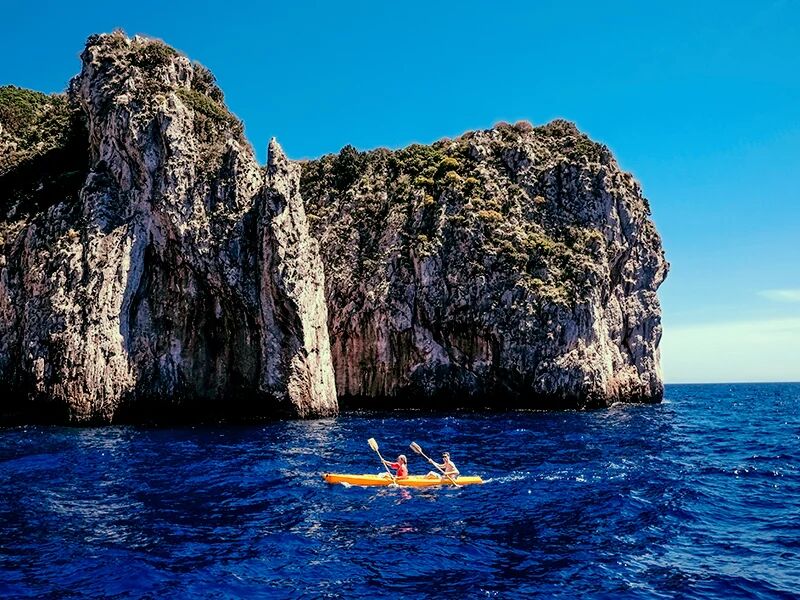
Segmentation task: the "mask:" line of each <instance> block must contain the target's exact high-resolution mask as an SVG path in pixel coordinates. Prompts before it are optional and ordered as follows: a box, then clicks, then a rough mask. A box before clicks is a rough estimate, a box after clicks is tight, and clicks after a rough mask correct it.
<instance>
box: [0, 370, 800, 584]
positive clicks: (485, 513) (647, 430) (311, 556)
mask: <svg viewBox="0 0 800 600" xmlns="http://www.w3.org/2000/svg"><path fill="white" fill-rule="evenodd" d="M799 409H800V384H780V385H777V384H776V385H771V384H770V385H705V386H669V387H668V388H667V394H666V402H664V403H663V404H661V405H657V406H617V407H613V408H611V409H609V410H602V411H593V412H512V413H507V414H495V415H486V414H465V415H458V416H452V417H435V416H430V415H420V414H419V413H408V414H406V415H401V416H392V417H386V416H385V415H368V414H357V415H349V416H345V417H341V418H338V419H331V420H320V421H312V422H284V423H275V424H268V425H263V426H251V427H225V426H210V427H194V428H192V427H186V428H171V429H146V428H135V427H109V428H98V429H69V428H43V427H28V428H14V429H5V430H0V527H1V528H0V596H2V597H4V598H7V597H25V596H39V597H40V596H51V597H52V596H56V597H59V596H60V597H81V596H94V597H99V596H103V597H120V598H127V597H143V596H144V597H155V598H184V597H189V596H191V597H219V598H227V597H278V598H280V597H308V598H318V597H337V596H343V597H348V598H351V597H366V596H379V595H384V594H385V595H392V596H400V595H405V596H410V597H418V598H424V597H431V598H438V597H451V596H462V597H464V598H474V597H499V598H507V597H534V596H540V597H563V598H575V597H582V598H601V597H608V598H621V597H622V598H752V597H763V598H791V597H797V596H796V594H797V593H798V591H800V410H799ZM369 437H376V438H377V439H378V441H379V442H380V444H381V450H383V451H385V453H386V454H387V455H394V454H397V453H398V452H401V451H402V452H405V453H406V454H407V455H408V456H409V459H410V466H411V471H412V473H414V472H422V473H424V472H427V471H428V470H429V469H428V467H427V466H426V465H425V464H424V463H423V461H422V460H421V459H419V458H418V457H416V456H415V455H414V454H413V452H411V451H410V450H409V449H408V444H409V442H411V441H417V442H418V443H420V444H421V445H422V446H423V448H425V449H426V450H427V451H429V453H439V452H440V451H441V450H443V449H448V450H450V452H451V454H452V456H453V460H454V461H455V462H456V464H457V465H458V466H459V468H460V469H461V470H462V473H464V474H478V475H481V476H482V477H484V478H485V479H488V480H489V482H488V483H487V484H486V485H484V486H472V487H465V488H461V489H433V490H414V489H405V488H401V489H392V488H359V487H345V486H342V485H336V486H330V485H328V484H325V483H324V482H323V481H322V479H321V477H320V474H321V473H322V472H324V471H327V470H333V471H340V472H356V473H361V472H378V471H379V470H380V469H379V467H380V465H379V463H378V462H377V458H376V456H375V454H374V453H373V452H372V451H371V450H370V449H369V447H368V445H367V443H366V439H367V438H369Z"/></svg>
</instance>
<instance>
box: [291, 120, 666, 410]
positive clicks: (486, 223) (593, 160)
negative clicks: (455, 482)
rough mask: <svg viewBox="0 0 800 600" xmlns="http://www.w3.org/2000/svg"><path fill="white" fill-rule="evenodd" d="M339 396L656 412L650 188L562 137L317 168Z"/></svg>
mask: <svg viewBox="0 0 800 600" xmlns="http://www.w3.org/2000/svg"><path fill="white" fill-rule="evenodd" d="M302 195H303V197H304V199H305V201H306V203H307V211H308V213H309V214H310V215H311V216H312V219H311V222H312V234H314V235H315V236H316V237H318V238H319V240H320V244H321V248H322V252H323V262H324V263H325V268H326V284H327V292H326V295H327V301H328V311H329V331H330V335H331V342H332V348H333V362H334V370H335V372H336V385H337V389H338V391H339V394H340V398H341V399H343V400H344V401H345V402H347V403H350V404H353V405H369V404H370V403H374V401H375V399H383V400H385V401H386V402H388V403H391V404H392V405H401V406H402V405H422V406H425V405H430V403H431V402H434V403H445V404H456V405H461V406H463V405H479V406H485V405H489V406H495V407H497V406H503V407H504V406H523V407H530V408H536V407H547V406H557V407H574V406H578V407H588V406H602V405H607V404H609V403H612V402H614V401H657V400H659V399H660V398H661V396H662V392H663V386H662V379H661V375H660V372H659V355H658V343H659V340H660V337H661V325H660V307H659V303H658V298H657V297H656V289H657V288H658V286H659V285H660V284H661V282H662V281H663V279H664V277H665V275H666V272H667V264H666V262H665V260H664V255H663V250H662V247H661V241H660V239H659V236H658V234H657V232H656V230H655V228H654V226H653V223H652V220H651V219H650V211H649V206H648V204H647V201H646V200H645V199H644V198H643V197H642V194H641V191H640V189H639V186H638V184H637V183H636V182H635V181H634V180H633V178H632V177H631V176H630V175H629V174H627V173H624V172H622V171H621V170H620V168H619V167H618V165H617V164H616V162H615V161H614V159H613V158H612V157H611V155H610V153H609V151H608V150H607V149H606V148H605V147H603V146H601V145H599V144H595V143H594V142H591V141H590V140H589V139H588V138H587V137H586V136H584V135H582V134H581V133H580V132H579V131H578V130H577V129H575V127H574V126H573V125H571V124H569V123H567V122H564V121H555V122H553V123H551V124H549V125H546V126H543V127H538V128H533V127H531V126H530V125H528V124H527V123H520V124H518V125H516V126H511V125H500V126H497V127H495V128H494V129H491V130H488V131H480V132H473V133H468V134H466V135H464V136H462V137H460V138H458V139H456V140H444V141H441V142H438V143H436V144H433V145H432V146H419V145H414V146H410V147H409V148H406V149H403V150H399V151H396V152H391V151H388V150H377V151H373V152H367V153H359V152H357V151H355V150H354V149H353V148H345V149H344V150H343V151H342V152H341V153H340V154H338V155H335V156H326V157H323V158H321V159H319V160H316V161H311V162H308V163H305V164H304V168H303V185H302Z"/></svg>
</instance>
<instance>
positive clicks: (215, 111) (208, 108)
mask: <svg viewBox="0 0 800 600" xmlns="http://www.w3.org/2000/svg"><path fill="white" fill-rule="evenodd" d="M175 93H176V94H177V95H178V97H179V98H180V99H181V101H182V102H183V103H184V104H186V106H188V107H189V108H191V109H192V110H194V111H195V112H199V113H200V114H202V115H204V116H206V117H208V118H209V119H212V120H213V121H216V122H217V123H219V124H225V123H231V122H234V121H236V119H235V117H234V116H233V115H232V114H230V113H229V112H228V111H227V110H226V109H225V108H224V107H223V106H222V105H220V104H218V103H217V102H215V101H214V100H212V99H211V98H209V97H208V96H206V95H205V94H203V93H201V92H198V91H197V90H193V89H191V88H178V89H177V90H176V92H175Z"/></svg>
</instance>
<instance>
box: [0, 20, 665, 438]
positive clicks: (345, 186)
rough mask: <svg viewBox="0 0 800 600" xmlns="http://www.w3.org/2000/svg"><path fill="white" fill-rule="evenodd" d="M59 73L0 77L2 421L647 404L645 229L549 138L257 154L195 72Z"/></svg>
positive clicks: (112, 42) (649, 347)
mask: <svg viewBox="0 0 800 600" xmlns="http://www.w3.org/2000/svg"><path fill="white" fill-rule="evenodd" d="M81 59H82V69H81V72H80V74H79V75H78V76H76V77H75V79H74V80H73V81H72V82H71V84H70V87H69V90H68V93H67V94H65V95H56V96H46V95H44V94H39V93H37V92H31V91H29V90H21V89H19V88H14V87H11V86H8V87H3V88H0V383H2V385H3V388H4V393H3V394H2V395H0V421H2V422H10V421H17V422H32V421H51V422H62V423H75V424H91V423H110V422H124V421H131V422H148V421H156V422H163V421H165V420H169V419H178V420H203V419H239V420H241V419H254V418H272V417H284V416H288V417H313V416H320V415H331V414H335V413H336V412H337V411H338V408H339V404H340V403H341V404H343V405H345V406H348V405H350V406H367V407H387V406H388V407H406V406H422V407H428V408H442V407H454V406H458V407H465V406H466V407H488V408H493V409H502V408H508V407H526V408H543V407H596V406H604V405H608V404H610V403H612V402H615V401H645V402H649V401H657V400H659V399H660V398H661V395H662V389H663V386H662V380H661V375H660V372H659V354H658V344H659V340H660V337H661V318H660V307H659V303H658V298H657V296H656V291H657V289H658V287H659V285H660V284H661V282H662V281H663V279H664V277H665V276H666V273H667V267H668V265H667V263H666V262H665V260H664V253H663V250H662V246H661V241H660V238H659V236H658V233H657V232H656V230H655V227H654V225H653V222H652V219H651V217H650V210H649V206H648V203H647V201H646V200H645V198H644V197H643V196H642V193H641V190H640V188H639V185H638V184H637V183H636V182H635V181H634V179H633V178H632V177H631V175H630V174H628V173H625V172H623V171H622V170H621V169H620V168H619V166H618V165H617V163H616V162H615V160H614V158H613V157H612V156H611V154H610V152H609V151H608V149H607V148H605V147H604V146H602V145H599V144H597V143H595V142H592V141H591V140H589V139H588V138H587V137H586V136H585V135H583V134H581V133H580V132H579V131H578V130H577V129H576V128H575V127H574V126H573V125H572V124H570V123H568V122H565V121H554V122H553V123H550V124H548V125H545V126H542V127H532V126H531V125H529V124H527V123H518V124H517V125H507V124H501V125H497V126H495V127H494V128H492V129H489V130H486V131H476V132H470V133H467V134H465V135H463V136H461V137H459V138H457V139H455V140H442V141H440V142H437V143H435V144H432V145H429V146H421V145H413V146H410V147H408V148H405V149H402V150H397V151H389V150H383V149H381V150H375V151H371V152H358V151H356V150H355V149H354V148H352V147H346V148H345V149H343V150H342V151H341V152H340V153H339V154H338V155H331V156H325V157H322V158H320V159H318V160H313V161H302V162H295V161H291V160H289V159H287V157H286V156H285V155H284V153H283V151H282V150H281V148H280V146H279V145H278V144H277V142H275V141H274V140H273V142H271V143H270V146H269V153H268V160H267V164H266V165H265V166H261V165H259V164H258V163H257V161H256V160H255V158H254V155H253V152H252V149H251V147H250V145H249V144H248V142H247V141H246V139H245V138H244V135H243V128H242V124H241V123H240V122H239V121H238V120H237V119H236V118H235V117H234V116H233V115H232V114H231V113H230V112H229V111H228V109H227V108H226V107H225V104H224V98H223V94H222V92H221V91H220V89H219V88H218V87H217V85H216V83H215V81H214V78H213V76H212V75H211V73H210V72H209V71H208V70H207V69H206V68H205V67H203V66H202V65H199V64H197V63H193V62H191V61H190V60H189V59H188V58H186V57H185V56H182V55H180V54H179V53H178V52H176V51H175V50H173V49H172V48H170V47H169V46H167V45H165V44H163V43H162V42H159V41H155V40H149V39H145V38H139V37H136V38H133V39H130V38H127V37H126V36H125V35H124V34H121V33H114V34H108V35H97V36H92V37H91V38H90V39H89V40H88V42H87V46H86V48H85V50H84V52H83V54H82V56H81ZM337 392H338V399H337Z"/></svg>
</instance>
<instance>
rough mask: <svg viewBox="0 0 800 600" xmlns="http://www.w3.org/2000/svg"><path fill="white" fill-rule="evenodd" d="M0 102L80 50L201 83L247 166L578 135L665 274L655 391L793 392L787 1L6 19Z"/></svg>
mask: <svg viewBox="0 0 800 600" xmlns="http://www.w3.org/2000/svg"><path fill="white" fill-rule="evenodd" d="M3 13H4V18H3V20H2V22H0V84H9V83H12V84H15V85H19V86H23V87H29V88H33V89H37V90H41V91H46V92H57V91H61V90H63V89H64V88H65V86H66V83H67V82H68V80H69V78H70V77H71V76H72V75H74V74H75V73H77V71H78V70H79V68H80V64H79V58H78V55H79V53H80V51H81V49H82V47H83V44H84V41H85V39H86V37H87V36H88V35H90V34H91V33H96V32H104V31H111V30H113V29H115V28H122V29H124V30H125V31H126V32H127V33H128V34H145V35H149V36H152V37H157V38H161V39H163V40H164V41H166V42H168V43H169V44H171V45H173V46H175V47H176V48H178V49H179V50H181V51H182V52H184V53H186V54H187V55H188V56H189V57H191V58H193V59H195V60H198V61H200V62H202V63H203V64H205V65H206V66H208V67H209V68H210V69H211V70H212V71H213V72H214V74H215V75H216V77H217V80H218V82H219V84H220V86H221V87H222V89H223V90H224V92H225V95H226V101H227V103H228V105H229V106H230V108H231V109H232V110H233V112H234V113H236V114H237V116H239V118H241V119H242V120H243V121H244V123H245V127H246V133H247V136H248V138H249V139H250V141H251V142H252V144H253V146H254V147H255V149H256V152H257V154H258V156H259V158H260V159H261V160H262V161H263V159H264V156H265V151H266V145H267V143H268V141H269V138H270V137H272V136H276V137H277V138H278V140H279V141H280V142H281V144H282V145H283V147H284V149H285V150H286V152H287V153H288V154H289V156H291V157H293V158H305V157H314V156H319V155H321V154H325V153H329V152H336V151H338V150H339V149H340V148H341V147H342V146H344V145H345V144H353V145H354V146H356V147H357V148H359V149H369V148H374V147H378V146H386V147H390V148H397V147H402V146H405V145H407V144H409V143H412V142H421V143H429V142H432V141H434V140H437V139H439V138H442V137H454V136H457V135H459V134H461V133H463V132H464V131H467V130H470V129H482V128H487V127H491V126H492V125H493V124H495V123H496V122H498V121H510V122H514V121H517V120H520V119H526V120H529V121H531V122H532V123H534V124H542V123H545V122H548V121H550V120H552V119H554V118H556V117H561V118H565V119H569V120H571V121H574V122H575V123H576V124H577V125H578V127H579V128H580V129H581V130H583V131H584V132H586V133H587V134H589V135H590V136H591V137H592V138H593V139H595V140H598V141H600V142H603V143H605V144H606V145H607V146H609V148H611V150H612V151H613V152H614V154H615V156H616V157H617V159H618V161H619V162H620V164H621V165H622V167H623V168H624V169H626V170H628V171H631V172H632V173H633V174H634V175H635V176H636V177H637V179H638V180H639V181H640V182H641V184H642V187H643V189H644V192H645V195H646V196H647V197H648V199H649V200H650V204H651V206H652V210H653V217H654V219H655V223H656V226H657V228H658V230H659V231H660V233H661V235H662V237H663V242H664V246H665V249H666V254H667V259H668V261H669V262H670V263H671V271H670V275H669V277H668V278H667V280H666V282H665V283H664V284H663V285H662V287H661V289H660V298H661V302H662V306H663V324H664V337H663V341H662V367H663V371H664V376H665V379H666V381H667V382H717V381H722V382H732V381H798V380H800V243H799V242H800V182H799V181H798V178H800V2H797V1H794V0H783V1H780V0H778V1H756V0H752V1H750V2H741V1H724V2H722V1H720V2H715V1H704V2H697V0H692V1H691V2H686V1H681V0H677V1H671V2H641V1H630V2H612V1H610V2H596V1H578V0H575V1H573V2H555V1H553V2H547V1H539V2H536V1H528V2H503V3H499V2H498V3H495V2H471V1H461V2H431V1H430V0H428V1H426V2H417V1H412V0H407V1H404V2H377V1H375V0H372V1H367V2H348V1H346V0H339V1H336V2H302V1H297V2H288V1H286V0H284V1H282V2H272V1H261V2H251V3H246V2H239V1H236V0H229V1H227V2H224V3H208V2H202V1H194V2H184V1H179V2H163V1H159V2H155V1H152V0H140V1H138V2H131V3H128V2H126V3H119V4H115V3H110V2H107V1H104V2H99V1H98V2H49V1H39V2H35V3H30V2H29V3H22V2H16V3H8V6H5V7H4V9H3Z"/></svg>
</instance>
